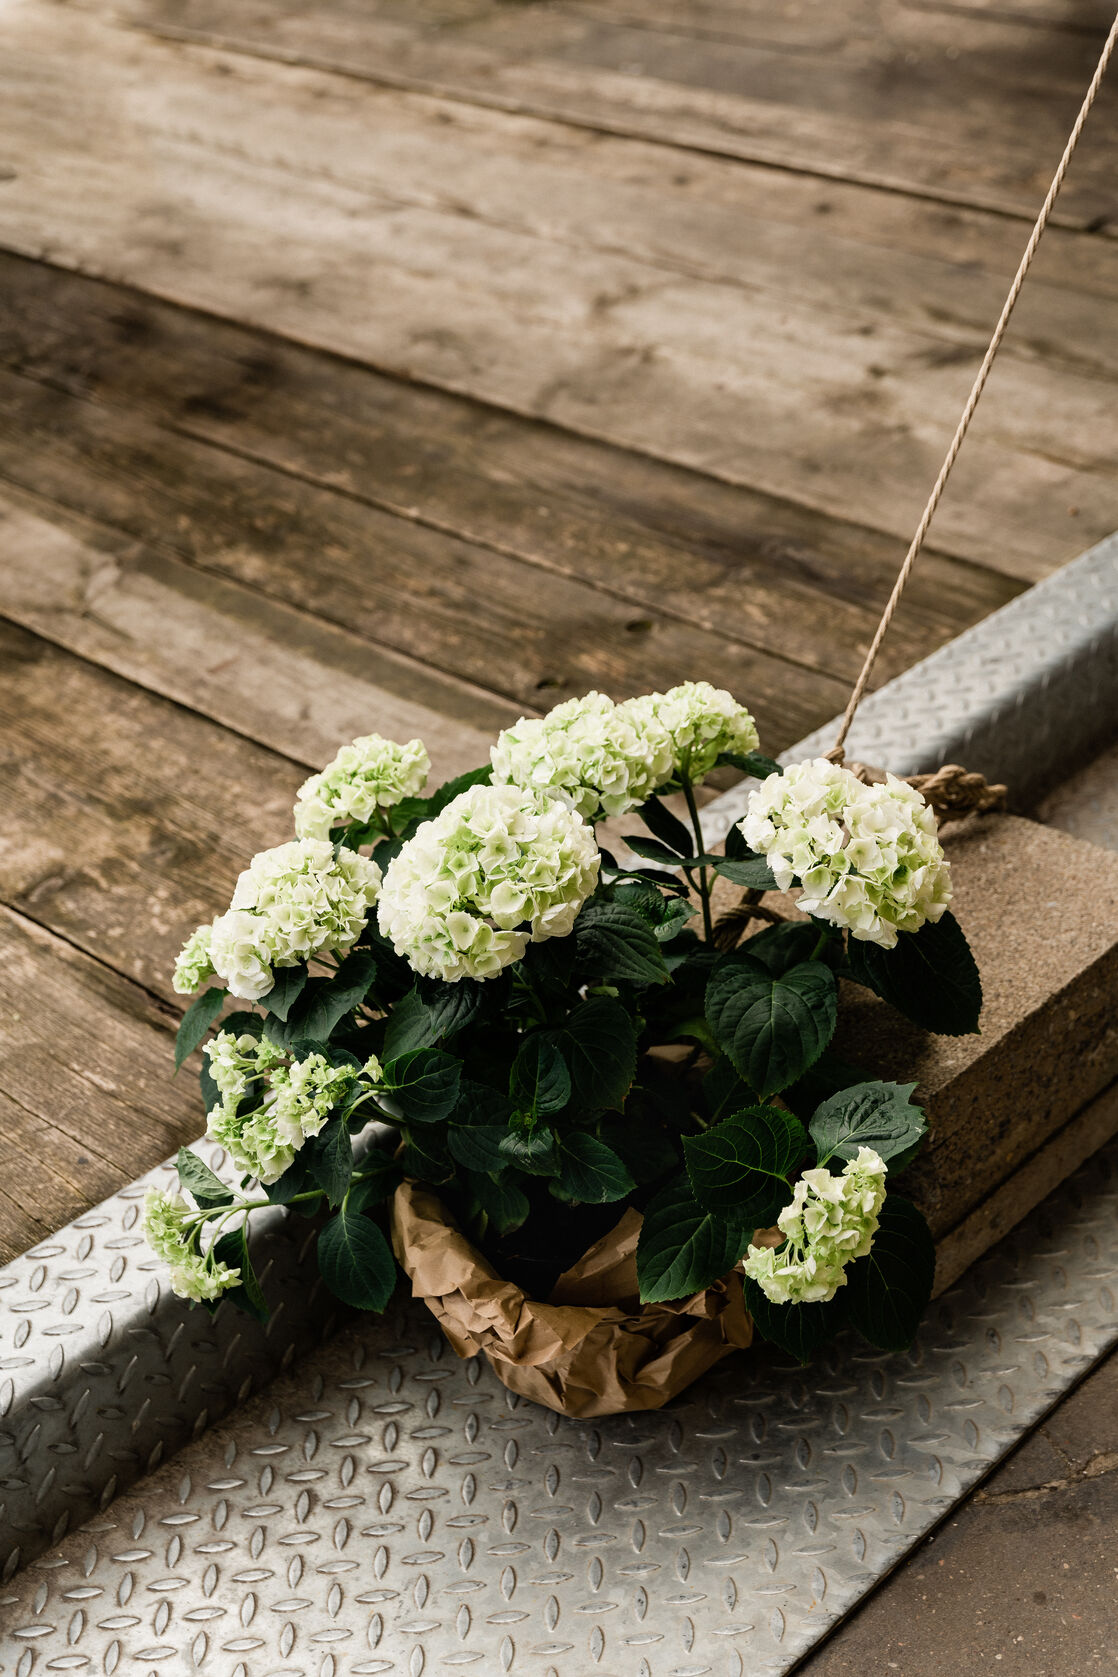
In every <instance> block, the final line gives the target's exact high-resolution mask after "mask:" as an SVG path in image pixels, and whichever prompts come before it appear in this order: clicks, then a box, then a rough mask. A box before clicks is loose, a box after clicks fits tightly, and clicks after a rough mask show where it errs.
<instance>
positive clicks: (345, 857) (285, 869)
mask: <svg viewBox="0 0 1118 1677" xmlns="http://www.w3.org/2000/svg"><path fill="white" fill-rule="evenodd" d="M379 889H380V869H379V868H378V867H377V864H376V863H375V862H373V861H370V860H369V858H368V857H365V856H362V855H361V854H360V852H359V851H356V850H345V849H343V850H339V852H338V854H337V855H335V854H334V847H333V845H332V844H331V843H330V842H329V840H328V839H295V840H293V841H292V842H291V843H290V844H281V845H279V846H277V848H276V849H274V850H263V851H261V852H260V854H259V855H258V856H254V857H253V859H252V862H251V864H250V865H249V866H248V867H247V868H246V869H245V871H244V872H243V873H242V874H241V876H240V878H239V879H238V880H237V888H236V890H235V891H234V892H233V901H232V903H231V905H230V907H229V909H228V911H227V912H226V913H225V914H222V915H219V916H218V918H217V919H216V920H215V921H214V922H213V924H212V925H211V926H208V927H205V926H203V927H200V928H199V929H198V931H196V932H195V933H194V934H193V936H192V937H191V938H190V939H189V940H188V942H187V944H186V947H185V948H184V949H183V952H182V954H181V955H180V956H179V959H178V963H177V965H176V967H175V976H174V985H175V989H176V990H179V991H182V992H188V991H191V990H196V989H197V988H198V986H199V984H201V983H203V982H204V981H205V980H206V979H207V978H211V977H213V976H215V975H216V976H217V977H218V978H220V979H222V980H223V981H224V983H225V985H226V987H227V988H228V989H229V990H230V991H231V992H232V993H233V995H234V996H239V997H240V998H241V999H242V1000H243V1001H250V1002H255V1001H259V1000H260V998H261V996H266V995H267V993H268V991H269V990H270V989H271V988H272V986H273V984H274V983H275V973H274V971H273V968H275V967H290V966H294V965H295V964H296V962H298V961H306V960H309V959H310V958H311V956H313V955H323V954H326V953H329V952H337V951H341V950H345V949H348V948H349V947H350V946H351V944H353V943H355V942H356V940H357V938H358V937H359V936H360V934H361V930H362V927H363V926H364V924H365V920H366V917H367V915H368V912H369V909H370V908H371V906H372V905H373V903H374V902H375V901H376V898H377V892H378V890H379Z"/></svg>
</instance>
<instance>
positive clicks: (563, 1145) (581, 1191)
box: [559, 1130, 636, 1205]
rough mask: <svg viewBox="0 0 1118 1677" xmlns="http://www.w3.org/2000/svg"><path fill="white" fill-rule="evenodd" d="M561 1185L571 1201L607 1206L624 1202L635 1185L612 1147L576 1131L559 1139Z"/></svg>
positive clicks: (581, 1131)
mask: <svg viewBox="0 0 1118 1677" xmlns="http://www.w3.org/2000/svg"><path fill="white" fill-rule="evenodd" d="M559 1186H560V1187H561V1188H562V1189H563V1191H564V1193H565V1194H567V1195H568V1196H569V1197H570V1198H571V1199H572V1200H579V1201H583V1202H585V1203H586V1204H589V1205H604V1204H606V1203H607V1202H609V1201H610V1200H620V1199H624V1198H625V1195H626V1194H629V1193H632V1191H633V1189H634V1188H635V1187H636V1183H635V1182H634V1181H633V1178H632V1177H631V1176H630V1175H629V1172H628V1171H627V1170H626V1168H625V1166H624V1164H623V1163H622V1161H621V1160H620V1159H619V1158H618V1156H617V1154H616V1153H615V1152H614V1151H613V1149H612V1148H610V1147H607V1146H606V1145H605V1143H604V1142H601V1141H598V1140H596V1139H595V1137H594V1136H592V1135H587V1134H586V1133H585V1131H583V1130H575V1131H573V1132H572V1134H570V1135H565V1136H562V1137H560V1141H559Z"/></svg>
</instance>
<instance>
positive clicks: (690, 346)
mask: <svg viewBox="0 0 1118 1677" xmlns="http://www.w3.org/2000/svg"><path fill="white" fill-rule="evenodd" d="M17 16H18V18H19V19H20V27H19V29H18V30H17V31H13V34H14V35H16V36H18V38H17V39H14V40H13V43H12V46H11V48H10V50H9V52H8V54H7V55H6V60H5V67H6V69H7V71H8V74H9V75H10V77H11V78H12V85H11V88H10V91H9V96H8V100H7V106H6V113H5V121H6V124H7V126H8V129H9V134H10V136H11V139H10V144H11V146H12V155H13V158H14V164H13V167H14V168H15V170H16V173H17V178H16V179H15V180H12V181H10V182H8V183H7V185H6V186H5V189H4V193H3V194H2V195H0V236H4V237H6V239H7V241H8V242H9V243H10V244H14V245H16V246H18V247H19V248H21V249H24V250H30V251H34V252H38V251H40V250H42V249H44V248H47V249H50V250H53V251H54V252H55V253H56V254H57V255H58V256H59V257H60V258H61V259H62V260H64V261H65V262H66V263H67V264H70V265H73V264H84V265H88V266H92V267H95V268H97V269H98V270H99V271H102V272H105V273H108V274H115V275H118V276H121V277H125V278H128V279H129V280H131V281H133V282H135V283H137V284H141V285H143V286H144V287H145V288H147V289H150V290H153V291H157V292H159V293H161V294H164V295H169V296H172V297H175V298H177V299H179V300H183V301H188V302H193V303H196V304H201V305H202V306H205V307H208V308H213V309H214V310H216V311H218V312H221V313H224V314H226V315H229V314H233V315H237V316H240V317H243V318H245V319H247V320H249V321H252V322H254V323H258V324H262V325H266V326H268V327H269V328H271V329H273V330H276V331H279V332H284V333H288V334H290V335H293V336H298V337H301V338H303V339H305V340H311V341H314V342H316V343H319V344H321V345H323V346H324V347H332V348H336V349H339V350H341V351H343V352H344V353H347V354H350V355H354V354H356V355H357V356H359V357H361V358H364V359H366V360H371V361H373V362H375V363H377V364H381V365H385V366H388V367H391V368H393V369H394V370H397V371H401V372H407V373H414V374H418V375H420V376H422V377H423V378H425V379H428V380H430V381H432V382H434V383H437V384H441V385H443V386H446V387H449V388H452V389H457V390H462V391H465V392H467V393H470V394H473V395H478V396H481V397H483V398H484V399H487V400H491V401H493V402H495V403H497V404H499V405H501V406H503V407H506V408H511V409H513V410H515V411H517V412H521V413H528V414H533V415H540V416H543V417H548V418H551V419H553V420H555V421H557V422H559V423H560V424H563V425H566V426H568V427H570V428H573V429H576V430H579V431H581V432H583V433H587V434H590V435H594V436H604V437H606V438H608V439H610V440H613V441H617V442H621V443H623V444H625V445H627V446H632V447H636V448H640V449H641V450H644V451H646V452H650V453H653V454H657V455H660V456H663V457H667V458H671V459H674V460H676V461H679V462H681V463H684V464H688V465H692V466H697V467H699V468H700V469H702V470H704V471H707V472H709V473H711V474H712V475H716V476H720V477H724V478H727V479H730V480H731V481H744V482H747V483H750V484H753V485H754V486H757V487H760V488H762V489H764V490H766V491H768V492H770V493H773V494H780V495H785V496H790V497H791V498H793V499H796V500H798V501H802V502H806V503H807V504H809V505H814V506H819V507H823V508H825V509H826V510H828V511H830V512H832V513H837V514H839V515H840V516H843V517H850V518H854V519H857V520H859V521H861V522H868V523H871V524H874V525H876V526H877V527H880V528H887V529H891V530H892V531H893V532H894V533H895V534H897V535H898V536H903V535H907V534H908V532H909V527H910V524H911V522H912V520H913V518H914V516H915V513H916V510H917V509H918V505H919V502H920V499H921V497H922V492H923V486H924V484H925V483H926V482H927V481H928V480H929V479H930V478H931V476H932V475H933V474H934V470H935V467H936V465H937V464H938V459H939V454H940V450H941V448H942V445H943V440H944V438H945V437H946V436H947V435H949V433H950V430H951V428H952V426H953V423H954V420H955V417H956V414H957V409H958V406H959V404H960V402H961V399H962V396H963V394H964V392H965V389H966V387H967V383H968V380H969V376H970V373H971V370H972V366H973V363H974V361H975V359H976V358H977V354H978V350H979V348H980V345H979V344H978V343H977V342H975V343H974V345H973V346H972V351H971V352H967V351H965V350H964V348H963V346H962V345H950V346H947V345H945V344H944V342H943V341H942V340H941V339H940V338H938V337H934V336H931V335H921V334H919V333H916V332H915V331H913V330H910V329H909V328H907V327H904V326H901V325H899V324H897V323H895V322H891V321H889V320H888V319H883V320H878V319H874V318H869V317H867V316H866V315H865V314H863V313H861V312H858V311H850V312H846V311H839V312H838V313H832V314H830V315H824V314H823V313H822V312H821V311H820V310H818V309H816V308H810V307H808V306H807V305H806V304H804V305H802V306H801V305H798V304H797V303H796V302H795V300H793V301H791V302H789V303H788V305H787V306H786V307H783V308H780V309H777V308H774V306H773V303H772V302H771V300H769V299H767V298H756V297H752V296H750V295H749V294H748V293H746V292H745V291H742V290H740V289H732V288H730V287H727V286H724V285H718V284H715V283H713V282H709V281H705V280H701V279H698V278H686V277H679V276H670V277H669V276H665V274H664V272H663V270H662V268H660V267H656V266H654V265H653V264H650V263H645V262H641V261H637V260H636V259H633V258H629V257H627V256H624V255H613V254H608V253H605V252H600V251H592V252H588V253H584V254H580V257H579V260H578V261H577V262H576V261H574V260H573V258H572V254H571V251H570V249H569V248H568V247H567V246H566V245H565V244H562V243H556V242H554V241H548V240H547V239H545V238H543V237H542V236H537V235H535V234H529V233H526V232H522V231H520V230H519V229H515V228H510V229H503V228H500V227H496V226H494V225H493V224H492V223H486V224H484V225H483V224H480V223H478V222H476V220H475V219H474V218H473V217H471V216H464V215H462V214H456V213H454V212H453V211H450V210H443V209H439V208H424V207H414V206H408V205H406V206H400V205H399V204H396V203H394V202H392V201H385V200H384V198H383V196H382V195H379V194H378V193H377V192H376V191H375V190H374V188H373V187H372V186H371V185H369V184H366V183H364V182H362V183H361V184H351V183H350V180H349V179H348V178H347V179H346V180H345V181H343V182H338V181H335V180H331V179H327V178H325V177H324V176H323V175H321V174H320V173H310V174H307V173H304V172H302V165H301V162H300V159H301V158H302V157H303V156H304V155H309V154H313V152H314V149H315V142H314V140H313V135H314V133H315V132H316V129H317V128H318V125H319V124H320V123H326V124H327V126H328V127H329V128H330V132H331V134H332V135H333V140H332V141H331V144H336V140H337V135H338V132H339V130H338V127H337V123H336V120H335V118H336V112H337V108H338V102H339V101H342V104H343V108H344V109H345V110H347V111H349V112H350V119H349V120H351V121H354V122H357V121H358V117H357V116H354V114H353V113H354V112H355V111H356V112H357V113H360V111H361V109H362V108H363V106H362V101H370V100H372V101H375V98H376V92H375V90H372V89H367V88H364V87H363V86H362V84H361V83H360V82H356V81H353V80H351V79H348V78H342V77H337V76H329V77H323V76H320V75H317V74H315V73H312V72H308V71H303V70H291V69H286V68H283V67H282V66H278V65H274V64H263V63H261V62H259V61H248V60H244V59H241V60H235V59H232V60H231V59H229V58H228V57H227V56H224V57H223V56H222V55H215V54H212V53H206V52H202V51H199V50H195V49H191V50H186V49H183V48H181V47H175V46H173V45H169V44H167V43H160V42H153V41H145V40H143V39H142V38H141V37H138V36H137V37H127V36H122V35H120V34H119V33H116V34H114V33H113V31H112V30H111V29H110V28H109V27H108V26H107V25H104V24H102V23H100V22H99V21H98V20H96V19H93V18H85V17H82V18H78V17H75V16H74V15H73V14H70V13H67V14H66V23H65V29H66V50H67V51H71V50H75V48H76V45H77V44H78V43H76V42H75V40H74V32H75V30H77V32H78V34H79V35H80V36H81V38H82V39H81V42H80V44H81V46H82V48H83V71H84V74H83V89H82V95H81V96H82V99H83V101H84V110H83V113H82V119H81V121H80V123H79V122H77V121H75V119H74V117H73V114H72V107H73V97H74V95H73V89H72V86H71V85H70V84H69V82H68V81H65V82H63V79H62V78H61V76H60V70H59V64H60V61H61V58H62V47H61V42H60V40H59V38H58V37H59V30H60V27H61V26H60V25H59V24H58V23H57V21H56V17H55V14H54V13H53V12H52V11H51V10H50V9H49V7H48V6H47V5H46V3H45V0H39V3H38V4H36V3H34V0H28V3H27V8H26V10H21V11H20V12H19V13H18V14H17ZM155 87H158V89H159V92H158V95H157V96H154V95H153V93H152V89H153V88H155ZM181 100H185V104H184V105H182V106H181V108H180V103H179V102H180V101H181ZM355 102H356V103H355ZM276 107H283V108H284V109H286V110H288V111H289V112H290V113H291V117H290V123H289V125H288V130H287V131H288V133H289V134H291V135H294V134H296V133H297V134H298V136H299V139H298V143H297V144H294V143H292V142H290V141H289V142H288V143H287V144H286V146H285V148H284V150H283V152H280V153H277V152H276V151H275V149H274V145H273V144H272V141H273V140H274V135H273V136H270V138H269V143H268V145H266V146H263V137H264V136H265V135H268V134H269V123H270V122H271V120H272V114H273V112H274V110H275V108H276ZM190 110H193V111H194V112H195V118H194V125H193V126H192V125H191V122H190V121H188V120H187V113H188V112H189V111H190ZM79 128H80V131H81V133H82V134H83V135H86V134H91V135H93V136H94V142H93V149H92V150H91V149H90V147H89V146H83V148H82V149H81V150H80V151H79V150H78V149H77V148H76V144H75V137H74V136H75V134H76V133H77V132H78V130H79ZM349 132H350V134H351V138H352V144H351V148H350V150H351V155H353V156H356V155H358V154H359V153H360V150H361V132H360V127H359V125H358V127H356V128H350V130H349ZM262 146H263V153H262V151H261V147H262ZM118 155H123V156H127V157H141V158H142V159H143V163H142V165H140V166H139V167H138V168H137V169H135V170H130V169H129V168H127V167H115V166H113V167H110V159H111V158H116V157H117V156H118ZM523 166H524V168H525V169H530V159H528V160H526V161H525V162H524V165H523ZM355 167H356V166H355ZM358 172H360V171H358ZM153 181H158V184H159V193H158V194H157V195H156V196H154V197H153V195H152V182H153ZM546 195H547V194H546V190H544V191H543V192H542V196H544V197H546ZM371 264H375V274H376V278H375V284H374V282H373V278H372V273H373V269H372V267H371ZM451 323H452V324H451ZM1114 429H1115V418H1114V404H1113V402H1112V400H1111V397H1110V384H1109V382H1108V381H1100V380H1099V379H1098V378H1096V377H1084V376H1082V375H1079V374H1076V373H1074V372H1071V371H1069V370H1067V369H1066V368H1061V367H1057V366H1055V365H1049V364H1044V365H1042V366H1037V365H1035V364H1032V363H1029V364H1028V365H1026V364H1024V363H1023V362H1021V361H1019V360H1015V359H1014V358H1013V357H1008V358H1007V360H1006V362H1005V363H1004V364H1003V365H1002V366H999V369H998V375H997V378H996V379H995V380H994V381H992V384H991V388H990V392H989V394H988V396H987V398H986V403H985V404H984V410H983V414H982V415H981V417H980V419H979V421H978V422H977V425H976V427H975V430H974V432H973V433H972V438H971V440H970V441H969V442H968V449H967V452H966V454H965V455H964V457H963V460H962V462H961V464H960V467H959V469H958V473H957V478H956V481H955V484H953V486H952V491H951V493H950V494H949V496H948V497H947V499H946V501H945V506H944V511H943V512H942V513H941V515H940V524H939V533H938V537H937V539H939V540H940V541H941V543H945V544H946V545H948V546H950V547H951V549H952V550H953V551H956V552H959V553H963V554H966V555H967V556H969V557H972V558H975V557H977V558H980V559H982V560H983V561H984V562H990V563H993V564H997V565H999V566H1004V567H1005V568H1007V569H1009V570H1011V571H1012V572H1013V573H1015V574H1018V575H1022V576H1026V577H1028V576H1035V575H1037V574H1041V573H1042V572H1043V571H1045V570H1047V569H1049V568H1051V565H1052V564H1053V562H1054V561H1058V560H1059V559H1060V558H1062V557H1066V556H1068V555H1069V554H1070V553H1071V552H1072V551H1074V550H1075V548H1077V547H1079V546H1081V545H1082V544H1083V542H1084V541H1085V540H1090V539H1092V538H1093V537H1095V536H1096V535H1101V534H1102V533H1104V532H1105V531H1107V530H1109V529H1110V528H1111V527H1112V526H1113V523H1114V521H1115V511H1116V509H1118V480H1116V478H1115V474H1114V468H1113V458H1114V456H1115V454H1118V449H1115V448H1114V447H1113V446H1112V436H1111V433H1112V432H1113V430H1114ZM1114 440H1118V439H1114ZM916 485H919V488H918V489H917V488H916V487H914V486H916ZM1069 507H1074V508H1076V509H1078V511H1079V515H1080V516H1079V518H1078V522H1076V521H1073V520H1072V519H1071V518H1069V514H1068V508H1069Z"/></svg>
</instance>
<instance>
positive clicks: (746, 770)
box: [717, 751, 782, 780]
mask: <svg viewBox="0 0 1118 1677" xmlns="http://www.w3.org/2000/svg"><path fill="white" fill-rule="evenodd" d="M717 766H718V767H719V768H731V769H741V771H742V773H743V774H748V775H752V776H753V778H754V780H767V779H768V778H769V776H770V774H780V773H781V772H782V771H781V767H780V764H779V763H777V762H774V761H773V759H772V758H771V757H766V756H765V754H764V752H761V751H746V752H744V753H743V752H740V751H723V752H722V754H721V756H720V757H719V759H718V764H717Z"/></svg>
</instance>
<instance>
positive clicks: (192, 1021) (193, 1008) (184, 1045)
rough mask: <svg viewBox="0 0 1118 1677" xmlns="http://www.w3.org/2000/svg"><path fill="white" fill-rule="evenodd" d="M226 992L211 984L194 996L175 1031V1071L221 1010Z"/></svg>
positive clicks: (187, 1057) (189, 1054) (195, 1046)
mask: <svg viewBox="0 0 1118 1677" xmlns="http://www.w3.org/2000/svg"><path fill="white" fill-rule="evenodd" d="M227 993H228V992H227V991H225V990H222V989H219V988H218V987H217V986H216V985H213V984H211V985H210V988H209V989H208V990H203V991H202V992H201V994H200V995H197V996H195V998H194V1000H193V1001H192V1002H191V1004H190V1006H189V1007H188V1008H187V1010H186V1012H185V1013H184V1014H183V1016H182V1022H181V1024H180V1025H179V1028H178V1030H177V1032H176V1033H175V1070H176V1071H178V1069H179V1067H180V1066H181V1065H182V1063H183V1061H184V1060H188V1059H189V1058H190V1056H191V1054H193V1052H194V1050H195V1049H196V1048H197V1046H198V1044H199V1043H200V1042H201V1040H202V1038H203V1037H204V1036H205V1034H206V1032H207V1031H208V1030H209V1028H210V1026H211V1025H212V1024H213V1022H214V1020H215V1019H216V1018H217V1016H218V1014H219V1013H220V1012H221V1009H222V1007H223V1005H224V1002H225V997H226V995H227Z"/></svg>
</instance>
